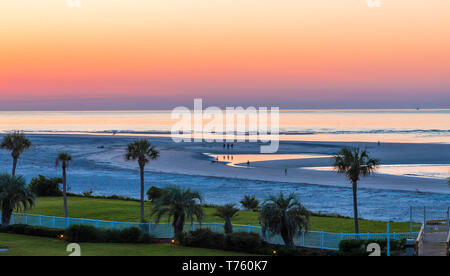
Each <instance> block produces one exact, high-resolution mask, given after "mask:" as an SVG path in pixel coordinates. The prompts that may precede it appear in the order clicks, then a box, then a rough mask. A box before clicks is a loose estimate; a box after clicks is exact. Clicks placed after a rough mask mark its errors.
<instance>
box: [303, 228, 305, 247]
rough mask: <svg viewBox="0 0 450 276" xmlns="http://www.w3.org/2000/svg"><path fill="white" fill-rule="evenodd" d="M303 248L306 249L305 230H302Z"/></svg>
mask: <svg viewBox="0 0 450 276" xmlns="http://www.w3.org/2000/svg"><path fill="white" fill-rule="evenodd" d="M302 247H305V230H302Z"/></svg>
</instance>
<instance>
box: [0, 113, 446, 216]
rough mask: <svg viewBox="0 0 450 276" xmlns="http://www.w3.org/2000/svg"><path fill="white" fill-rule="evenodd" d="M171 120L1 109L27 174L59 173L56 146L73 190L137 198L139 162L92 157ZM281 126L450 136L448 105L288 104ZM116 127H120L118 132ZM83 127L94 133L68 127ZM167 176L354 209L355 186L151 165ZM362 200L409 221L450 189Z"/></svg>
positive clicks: (339, 136)
mask: <svg viewBox="0 0 450 276" xmlns="http://www.w3.org/2000/svg"><path fill="white" fill-rule="evenodd" d="M172 123H173V121H171V120H170V111H89V112H87V111H79V112H72V111H70V112H54V111H48V112H36V111H33V112H0V130H1V131H2V132H7V131H11V130H23V131H25V132H26V133H28V134H29V137H30V139H31V140H32V142H33V147H32V148H31V149H30V150H29V151H27V152H25V153H24V154H23V155H22V156H21V158H20V160H19V164H18V169H17V173H18V174H22V175H24V176H25V178H26V179H27V181H30V180H31V178H32V177H36V176H38V175H39V174H41V175H45V176H48V177H56V176H58V177H59V176H60V175H61V171H60V170H61V169H60V168H57V167H56V166H55V158H56V156H57V153H58V152H60V151H69V152H70V153H71V154H72V155H73V157H74V161H73V163H72V164H71V166H70V168H69V170H68V184H69V191H70V192H73V193H82V192H87V191H93V193H94V194H96V195H112V194H116V195H122V196H127V197H134V198H137V197H138V196H139V175H138V171H137V168H136V169H126V168H123V167H120V166H115V165H114V164H111V163H110V162H108V163H102V162H98V161H95V160H92V158H88V157H89V156H92V154H95V153H96V152H100V151H103V150H104V149H103V148H102V147H103V146H104V145H107V146H108V147H125V146H126V144H127V143H129V142H130V141H132V140H133V137H130V136H128V135H133V134H156V133H162V134H167V133H168V132H169V131H170V127H171V124H172ZM280 131H281V133H282V137H283V138H281V139H283V140H300V139H303V140H306V141H360V140H365V141H380V140H381V141H382V142H383V143H384V142H391V141H394V142H403V143H410V142H411V143H412V142H413V143H439V144H449V143H450V110H282V111H281V114H280ZM113 132H114V133H117V134H116V135H115V136H112V135H111V133H113ZM82 133H84V134H86V133H87V134H93V135H70V134H82ZM55 134H65V135H55ZM94 134H95V135H94ZM121 135H123V136H121ZM111 137H114V139H111ZM11 164H12V161H11V157H10V155H9V153H8V152H6V151H4V150H1V151H0V166H1V167H0V168H1V171H2V172H10V169H11ZM428 165H430V164H428ZM447 165H448V164H447ZM396 170H397V171H398V169H396ZM410 170H411V169H410ZM410 170H409V171H408V173H411V172H410ZM430 175H431V177H433V174H432V173H431V174H430ZM439 177H442V174H440V176H439ZM168 184H176V185H182V186H187V187H191V188H192V189H194V190H199V191H201V193H202V194H203V196H204V198H205V200H206V202H207V203H211V204H224V203H236V204H238V203H239V201H240V200H241V198H242V197H243V196H244V195H245V194H255V195H256V196H257V197H258V198H259V199H261V200H263V199H264V198H265V197H266V196H267V195H268V194H271V193H279V192H294V193H295V194H296V195H298V197H299V199H300V200H301V201H302V202H303V203H304V205H305V206H306V207H307V208H309V209H310V210H312V211H315V212H319V211H320V212H322V213H328V214H340V215H344V216H352V211H353V206H352V193H351V190H350V186H349V187H348V188H345V187H343V188H339V187H328V186H320V185H310V184H306V183H305V184H302V183H274V182H268V181H267V182H266V181H252V180H239V179H231V178H217V177H205V176H192V175H182V174H171V173H156V172H155V173H151V172H148V173H146V182H145V185H146V188H149V187H150V186H152V185H155V186H158V187H164V186H165V185H168ZM359 202H360V203H361V204H360V206H359V212H360V215H361V216H362V217H363V218H366V219H377V220H397V221H400V220H403V221H406V220H408V219H409V213H408V212H409V206H411V205H414V206H442V207H444V206H450V195H448V194H433V193H417V192H402V191H394V190H393V191H390V190H377V189H360V190H359Z"/></svg>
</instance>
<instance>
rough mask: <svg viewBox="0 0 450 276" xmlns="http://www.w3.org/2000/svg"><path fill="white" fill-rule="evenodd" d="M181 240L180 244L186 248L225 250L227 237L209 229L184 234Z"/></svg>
mask: <svg viewBox="0 0 450 276" xmlns="http://www.w3.org/2000/svg"><path fill="white" fill-rule="evenodd" d="M179 239H180V244H181V245H184V246H192V247H202V248H212V249H223V248H224V241H225V236H224V235H223V234H220V233H214V232H213V231H211V230H209V229H197V230H195V231H191V232H189V233H187V234H183V235H182V236H181V237H179Z"/></svg>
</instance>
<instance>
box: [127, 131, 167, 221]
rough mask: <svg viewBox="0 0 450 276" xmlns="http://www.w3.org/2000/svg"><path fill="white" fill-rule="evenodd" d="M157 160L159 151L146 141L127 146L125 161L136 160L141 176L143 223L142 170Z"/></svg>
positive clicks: (142, 219) (141, 140) (142, 189)
mask: <svg viewBox="0 0 450 276" xmlns="http://www.w3.org/2000/svg"><path fill="white" fill-rule="evenodd" d="M158 158H159V151H158V150H157V149H156V148H155V147H154V146H152V144H151V143H150V142H149V141H148V140H147V139H140V140H136V141H134V142H133V143H131V144H129V145H128V148H127V152H126V154H125V159H126V160H137V161H138V164H139V171H140V176H141V222H144V168H145V165H147V164H148V163H149V162H150V160H156V159H158Z"/></svg>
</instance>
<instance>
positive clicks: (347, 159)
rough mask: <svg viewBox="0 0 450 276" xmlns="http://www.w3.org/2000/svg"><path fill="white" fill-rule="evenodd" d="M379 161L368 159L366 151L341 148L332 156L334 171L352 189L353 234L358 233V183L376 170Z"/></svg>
mask: <svg viewBox="0 0 450 276" xmlns="http://www.w3.org/2000/svg"><path fill="white" fill-rule="evenodd" d="M379 164H380V161H379V160H378V159H374V158H371V157H369V154H368V152H367V151H366V150H360V149H359V148H356V149H354V150H351V149H349V148H343V149H342V150H341V152H340V153H339V154H337V155H336V156H334V165H333V167H334V169H335V170H336V171H337V172H338V173H340V174H345V175H346V176H347V178H348V179H349V180H350V182H351V183H352V187H353V213H354V220H355V233H357V234H358V233H359V223H358V195H357V191H358V181H359V179H360V177H361V176H363V177H365V176H368V175H371V174H372V173H373V172H375V170H376V169H377V167H378V165H379Z"/></svg>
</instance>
